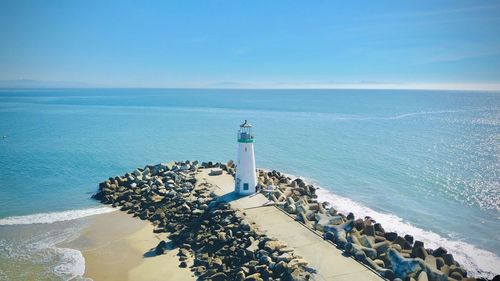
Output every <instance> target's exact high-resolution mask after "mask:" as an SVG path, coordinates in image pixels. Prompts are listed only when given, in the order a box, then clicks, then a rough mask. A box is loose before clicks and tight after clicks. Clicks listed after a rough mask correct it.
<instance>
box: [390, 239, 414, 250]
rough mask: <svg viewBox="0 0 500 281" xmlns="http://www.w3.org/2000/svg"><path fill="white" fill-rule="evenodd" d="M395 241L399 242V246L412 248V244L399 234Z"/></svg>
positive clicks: (406, 248) (395, 242) (407, 248)
mask: <svg viewBox="0 0 500 281" xmlns="http://www.w3.org/2000/svg"><path fill="white" fill-rule="evenodd" d="M388 240H389V239H388ZM393 243H394V244H398V245H399V246H401V248H402V249H405V250H409V249H411V244H410V243H409V242H408V241H407V240H406V239H404V238H403V237H401V236H397V237H396V239H395V240H394V241H393Z"/></svg>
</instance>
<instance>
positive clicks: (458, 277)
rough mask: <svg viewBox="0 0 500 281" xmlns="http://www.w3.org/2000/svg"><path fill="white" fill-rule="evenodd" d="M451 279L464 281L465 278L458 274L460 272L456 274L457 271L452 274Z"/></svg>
mask: <svg viewBox="0 0 500 281" xmlns="http://www.w3.org/2000/svg"><path fill="white" fill-rule="evenodd" d="M450 277H451V278H453V279H455V280H462V279H463V276H462V275H460V273H458V272H456V271H455V272H452V273H451V274H450Z"/></svg>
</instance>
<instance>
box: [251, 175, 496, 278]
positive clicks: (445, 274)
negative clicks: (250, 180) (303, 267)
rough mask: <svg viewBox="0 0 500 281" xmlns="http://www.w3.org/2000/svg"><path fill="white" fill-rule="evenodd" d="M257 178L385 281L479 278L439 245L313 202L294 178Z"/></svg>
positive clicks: (311, 191)
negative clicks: (424, 241) (385, 279)
mask: <svg viewBox="0 0 500 281" xmlns="http://www.w3.org/2000/svg"><path fill="white" fill-rule="evenodd" d="M257 176H258V182H259V188H260V191H261V192H262V193H264V194H266V195H267V196H268V198H269V199H270V200H272V201H274V202H275V204H276V205H277V206H278V207H279V208H281V209H282V210H284V211H285V212H287V213H288V214H290V215H292V216H295V218H296V220H298V221H300V222H302V223H303V224H304V225H306V226H307V227H309V228H311V229H312V230H314V231H316V232H317V233H318V234H321V235H322V236H323V237H324V239H326V240H329V241H331V242H332V243H333V244H335V245H336V246H337V247H338V248H339V249H342V250H343V251H345V253H347V254H349V255H351V256H353V257H354V258H355V259H356V260H358V261H359V262H361V263H364V264H366V265H367V266H369V267H371V268H372V269H374V270H375V271H377V272H378V273H379V274H380V275H381V276H383V277H385V278H387V279H389V280H414V281H417V280H418V281H450V280H463V281H466V280H467V281H472V280H484V279H482V278H479V279H476V278H471V277H468V275H467V271H466V270H465V269H464V268H463V267H462V266H461V265H460V264H459V263H458V262H457V261H456V260H455V259H454V258H453V254H451V253H448V251H447V250H446V249H445V248H442V247H439V248H437V249H429V248H425V246H424V243H423V242H421V241H418V240H414V238H413V236H411V235H404V236H401V235H399V234H398V233H396V232H386V231H385V230H384V228H383V227H382V225H381V224H380V223H377V222H376V221H375V220H374V219H372V218H371V217H364V218H355V216H354V215H353V214H352V213H349V214H347V215H345V214H342V213H340V212H338V211H337V210H336V209H335V208H333V207H331V206H330V205H329V204H328V203H327V202H318V200H317V195H316V193H315V191H316V188H315V187H314V186H313V185H310V184H306V183H305V182H304V181H303V180H302V179H300V178H297V179H294V180H292V178H290V177H288V176H286V175H284V174H282V173H280V172H277V171H271V172H266V171H263V170H259V171H258V175H257ZM495 278H499V277H498V276H497V277H495ZM499 279H500V278H499ZM496 280H498V279H496Z"/></svg>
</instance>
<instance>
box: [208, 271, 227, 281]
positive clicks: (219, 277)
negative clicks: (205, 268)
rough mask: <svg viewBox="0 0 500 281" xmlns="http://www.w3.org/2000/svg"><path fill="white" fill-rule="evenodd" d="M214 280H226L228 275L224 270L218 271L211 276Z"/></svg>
mask: <svg viewBox="0 0 500 281" xmlns="http://www.w3.org/2000/svg"><path fill="white" fill-rule="evenodd" d="M209 279H210V280H212V281H226V280H228V279H227V275H226V274H225V273H224V272H218V273H215V274H213V275H212V276H210V277H209Z"/></svg>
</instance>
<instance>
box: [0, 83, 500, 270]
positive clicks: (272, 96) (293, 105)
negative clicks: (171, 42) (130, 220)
mask: <svg viewBox="0 0 500 281" xmlns="http://www.w3.org/2000/svg"><path fill="white" fill-rule="evenodd" d="M244 119H248V120H249V121H250V122H251V123H252V124H253V125H254V132H255V133H256V138H257V141H256V143H255V150H256V160H257V166H258V167H260V168H266V169H276V170H280V171H284V172H287V173H290V174H293V175H298V176H303V177H305V178H306V179H307V180H309V181H311V182H313V183H315V184H316V185H318V186H320V187H321V188H322V193H321V194H322V198H323V199H324V200H329V201H333V202H332V203H333V204H334V205H336V206H337V207H338V208H339V209H342V210H350V211H353V212H355V213H357V214H358V215H366V214H371V215H372V216H373V217H374V218H375V219H376V220H379V221H381V222H382V223H383V225H384V227H385V228H386V229H398V230H400V232H403V233H404V232H408V233H410V234H414V235H415V237H416V238H417V239H418V238H420V239H422V240H425V241H426V243H427V244H428V245H433V244H432V243H435V244H436V245H437V244H445V245H444V246H445V247H447V248H449V250H450V251H452V252H453V253H458V254H456V256H458V258H457V259H458V260H459V261H461V262H462V263H464V264H466V266H468V268H469V270H471V271H472V272H476V273H479V274H483V275H491V274H492V273H497V274H498V273H500V272H499V269H498V268H499V266H498V265H499V264H500V258H499V256H500V235H499V234H498V233H500V161H499V157H500V94H499V93H486V92H485V93H481V92H452V91H388V90H173V89H172V90H154V89H148V90H145V89H81V90H80V89H79V90H77V89H74V90H1V91H0V135H5V136H6V137H5V138H3V139H1V140H0V175H1V180H0V225H2V224H3V225H4V226H3V227H4V228H6V227H7V226H6V225H7V224H14V225H15V224H19V223H33V222H36V220H37V219H40V216H38V217H33V216H29V215H33V214H39V213H48V212H62V211H68V210H75V209H78V210H80V209H88V208H93V207H97V206H99V205H98V204H97V203H96V202H94V201H92V200H90V199H89V198H90V196H91V194H92V193H93V192H94V191H95V190H96V188H97V184H98V183H99V182H100V181H102V180H103V179H106V178H107V177H109V176H114V175H117V174H124V173H126V172H128V171H131V170H132V169H134V168H135V167H138V166H143V165H145V164H148V163H159V162H167V161H170V160H183V159H198V160H201V161H203V160H212V161H224V162H225V161H227V160H228V159H234V158H235V157H236V152H237V142H236V139H235V138H236V131H237V129H238V125H239V124H240V123H241V122H242V121H243V120H244ZM326 191H328V192H326ZM26 215H28V216H27V217H26ZM13 216H16V217H15V218H12V217H13ZM17 216H25V217H20V218H19V217H17ZM42 216H43V215H42ZM47 216H49V217H50V218H49V219H46V220H48V222H50V221H56V220H58V219H59V218H60V216H59V217H58V215H57V213H56V214H51V215H47ZM1 228H2V227H1V226H0V234H1V231H2V230H1ZM0 239H1V238H0ZM7 242H8V241H7ZM0 250H1V244H0ZM0 253H1V251H0ZM460 258H461V259H460ZM0 271H1V270H0Z"/></svg>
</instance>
